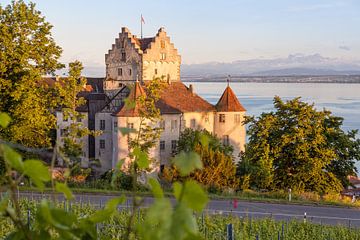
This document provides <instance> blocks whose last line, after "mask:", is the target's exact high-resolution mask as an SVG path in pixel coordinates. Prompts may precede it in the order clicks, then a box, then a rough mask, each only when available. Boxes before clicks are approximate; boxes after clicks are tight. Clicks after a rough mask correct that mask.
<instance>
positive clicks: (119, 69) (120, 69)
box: [118, 68, 122, 76]
mask: <svg viewBox="0 0 360 240" xmlns="http://www.w3.org/2000/svg"><path fill="white" fill-rule="evenodd" d="M118 75H119V76H122V68H118Z"/></svg>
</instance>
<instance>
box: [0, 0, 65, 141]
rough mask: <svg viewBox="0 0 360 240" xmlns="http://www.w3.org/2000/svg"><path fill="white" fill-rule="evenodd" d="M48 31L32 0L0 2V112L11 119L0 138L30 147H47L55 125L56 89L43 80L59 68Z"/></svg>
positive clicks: (50, 27)
mask: <svg viewBox="0 0 360 240" xmlns="http://www.w3.org/2000/svg"><path fill="white" fill-rule="evenodd" d="M51 29H52V26H51V25H50V24H49V23H48V22H47V21H46V20H45V18H44V17H43V16H42V15H41V13H40V12H39V11H38V10H36V9H35V4H33V3H29V4H26V3H24V1H22V0H20V1H12V2H11V4H9V5H7V6H6V7H3V6H1V5H0V111H3V112H7V113H9V114H10V115H11V116H12V119H13V121H12V122H11V124H10V126H9V127H8V128H6V129H1V130H0V136H1V137H2V138H3V139H6V140H8V141H12V142H17V143H20V144H22V145H24V146H28V147H48V146H50V137H49V131H50V130H51V129H53V128H55V123H56V121H55V116H54V115H53V114H52V113H53V111H52V110H53V108H54V107H56V105H57V103H56V100H55V98H54V89H51V88H48V86H47V85H46V84H45V83H44V80H43V78H42V76H44V75H47V74H51V73H54V71H55V70H57V69H59V68H61V67H62V65H61V64H60V63H59V62H58V59H59V57H60V54H61V51H62V50H61V48H60V47H59V46H57V45H56V43H55V41H54V40H53V38H52V36H51Z"/></svg>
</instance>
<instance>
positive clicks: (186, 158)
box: [173, 151, 203, 176]
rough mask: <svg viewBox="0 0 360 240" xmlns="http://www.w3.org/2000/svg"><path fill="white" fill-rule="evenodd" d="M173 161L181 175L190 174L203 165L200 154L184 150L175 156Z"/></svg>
mask: <svg viewBox="0 0 360 240" xmlns="http://www.w3.org/2000/svg"><path fill="white" fill-rule="evenodd" d="M173 163H174V165H175V166H176V167H177V168H178V169H179V171H180V175H181V176H186V175H189V174H190V173H191V172H192V171H194V170H196V169H201V168H202V167H203V164H202V162H201V159H200V156H199V154H197V153H195V152H184V151H182V152H180V153H179V154H178V155H176V156H175V157H174V159H173Z"/></svg>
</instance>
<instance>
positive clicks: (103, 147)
mask: <svg viewBox="0 0 360 240" xmlns="http://www.w3.org/2000/svg"><path fill="white" fill-rule="evenodd" d="M100 149H105V139H100Z"/></svg>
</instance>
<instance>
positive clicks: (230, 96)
mask: <svg viewBox="0 0 360 240" xmlns="http://www.w3.org/2000/svg"><path fill="white" fill-rule="evenodd" d="M216 110H217V111H218V112H245V111H246V109H245V108H244V107H243V106H242V105H241V103H240V102H239V100H238V98H237V97H236V95H235V93H234V92H233V90H232V89H231V88H230V86H227V87H226V89H225V91H224V93H223V94H222V96H221V98H220V99H219V101H218V103H217V104H216Z"/></svg>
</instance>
